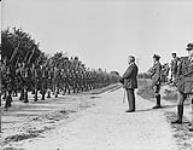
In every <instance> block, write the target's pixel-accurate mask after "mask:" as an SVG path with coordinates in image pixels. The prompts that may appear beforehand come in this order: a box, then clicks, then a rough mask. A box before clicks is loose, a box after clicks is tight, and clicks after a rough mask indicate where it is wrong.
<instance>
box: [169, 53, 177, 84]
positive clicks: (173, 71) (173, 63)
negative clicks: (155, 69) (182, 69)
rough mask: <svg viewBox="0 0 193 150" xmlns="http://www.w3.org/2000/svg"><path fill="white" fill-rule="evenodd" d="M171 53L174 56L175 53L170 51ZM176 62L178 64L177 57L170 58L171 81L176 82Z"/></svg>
mask: <svg viewBox="0 0 193 150" xmlns="http://www.w3.org/2000/svg"><path fill="white" fill-rule="evenodd" d="M172 55H175V56H176V53H172ZM177 64H178V58H177V57H174V58H173V59H172V60H171V63H170V66H171V79H170V80H171V82H172V83H174V84H175V83H176V77H177Z"/></svg>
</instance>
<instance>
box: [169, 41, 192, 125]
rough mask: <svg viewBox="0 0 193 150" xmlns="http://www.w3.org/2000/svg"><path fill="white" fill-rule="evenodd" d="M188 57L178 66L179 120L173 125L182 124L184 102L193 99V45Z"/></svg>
mask: <svg viewBox="0 0 193 150" xmlns="http://www.w3.org/2000/svg"><path fill="white" fill-rule="evenodd" d="M186 50H187V51H188V55H189V56H188V57H182V58H181V62H180V63H179V64H178V72H177V87H178V102H177V104H178V105H177V120H175V121H173V122H172V123H173V124H182V118H183V110H184V101H185V100H186V99H187V98H188V97H190V98H192V99H193V43H189V44H188V45H187V48H186Z"/></svg>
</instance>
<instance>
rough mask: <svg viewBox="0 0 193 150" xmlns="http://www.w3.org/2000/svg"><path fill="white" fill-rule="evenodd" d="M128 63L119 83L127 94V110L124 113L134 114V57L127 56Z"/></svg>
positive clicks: (135, 76) (135, 81)
mask: <svg viewBox="0 0 193 150" xmlns="http://www.w3.org/2000/svg"><path fill="white" fill-rule="evenodd" d="M128 63H129V67H128V68H127V70H126V71H125V73H124V74H123V76H122V77H121V79H120V82H121V83H122V84H123V88H125V90H126V92H127V99H128V102H129V110H127V111H126V112H134V111H135V89H136V88H137V74H138V67H137V65H136V64H135V57H133V56H129V58H128Z"/></svg>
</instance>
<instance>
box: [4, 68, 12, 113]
mask: <svg viewBox="0 0 193 150" xmlns="http://www.w3.org/2000/svg"><path fill="white" fill-rule="evenodd" d="M6 85H7V86H6V92H7V96H6V102H5V109H6V111H7V109H8V107H11V102H12V97H11V94H12V90H13V86H12V85H13V76H12V74H11V67H10V66H8V67H7V72H6Z"/></svg>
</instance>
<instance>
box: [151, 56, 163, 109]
mask: <svg viewBox="0 0 193 150" xmlns="http://www.w3.org/2000/svg"><path fill="white" fill-rule="evenodd" d="M159 59H160V56H159V55H157V54H154V55H153V67H152V70H151V78H152V88H153V92H154V96H155V98H156V105H155V106H154V107H153V109H158V108H161V95H160V93H159V92H160V87H161V70H162V65H161V63H160V62H159Z"/></svg>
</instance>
